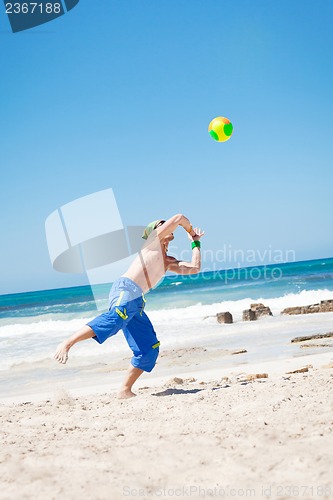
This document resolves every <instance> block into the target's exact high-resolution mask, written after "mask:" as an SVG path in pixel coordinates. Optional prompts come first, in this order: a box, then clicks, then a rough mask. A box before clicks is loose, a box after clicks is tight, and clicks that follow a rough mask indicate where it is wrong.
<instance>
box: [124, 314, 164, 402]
mask: <svg viewBox="0 0 333 500" xmlns="http://www.w3.org/2000/svg"><path fill="white" fill-rule="evenodd" d="M123 332H124V335H125V338H126V340H127V343H128V345H129V347H130V348H131V349H132V352H133V358H132V362H131V365H130V366H129V368H128V370H127V374H126V377H125V380H124V383H123V385H122V387H121V389H120V391H119V393H118V397H119V398H131V397H133V396H136V394H134V393H133V392H132V386H133V384H134V382H135V381H136V380H137V379H138V378H139V377H140V375H141V374H142V373H143V372H144V371H145V372H151V371H152V369H153V368H154V366H155V363H156V359H157V357H158V353H159V349H158V347H159V344H160V343H159V341H158V340H157V338H156V333H155V330H154V328H153V325H152V324H151V322H150V320H149V318H148V316H147V315H146V314H145V312H144V311H142V312H141V314H140V313H139V312H138V313H137V314H135V315H134V316H133V318H132V319H131V320H130V321H129V322H128V323H127V324H126V327H125V328H123Z"/></svg>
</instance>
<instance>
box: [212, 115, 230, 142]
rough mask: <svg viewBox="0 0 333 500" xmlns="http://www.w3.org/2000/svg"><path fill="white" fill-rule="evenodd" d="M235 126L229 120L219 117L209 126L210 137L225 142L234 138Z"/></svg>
mask: <svg viewBox="0 0 333 500" xmlns="http://www.w3.org/2000/svg"><path fill="white" fill-rule="evenodd" d="M232 131H233V126H232V123H231V121H230V120H228V118H225V117H224V116H218V117H216V118H214V120H212V121H211V122H210V124H209V127H208V132H209V134H210V136H211V137H212V138H213V139H214V140H215V141H218V142H225V141H228V140H229V139H230V137H231V136H232Z"/></svg>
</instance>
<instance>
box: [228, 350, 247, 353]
mask: <svg viewBox="0 0 333 500" xmlns="http://www.w3.org/2000/svg"><path fill="white" fill-rule="evenodd" d="M245 352H247V350H246V349H239V350H238V351H232V353H231V354H244V353H245Z"/></svg>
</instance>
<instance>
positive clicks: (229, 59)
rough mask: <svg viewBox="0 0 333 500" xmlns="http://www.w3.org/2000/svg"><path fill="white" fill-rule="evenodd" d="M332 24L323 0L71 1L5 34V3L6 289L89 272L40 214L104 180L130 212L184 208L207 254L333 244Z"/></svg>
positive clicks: (126, 214) (303, 255)
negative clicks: (70, 266) (221, 136)
mask: <svg viewBox="0 0 333 500" xmlns="http://www.w3.org/2000/svg"><path fill="white" fill-rule="evenodd" d="M332 22H333V4H332V2H331V1H330V0H325V1H324V0H317V1H316V2H314V1H309V0H305V1H302V2H290V1H286V0H280V1H278V2H277V1H276V0H260V1H259V0H255V1H253V2H249V1H248V0H240V1H235V2H229V1H224V0H219V1H216V0H159V1H153V0H138V1H136V0H132V1H131V2H124V1H123V0H114V1H110V0H99V1H98V2H93V1H92V0H90V1H89V0H81V1H80V3H79V4H78V6H77V7H75V8H74V9H73V10H72V11H71V12H69V13H68V14H66V15H65V16H62V17H60V18H59V19H57V20H55V21H52V22H51V23H48V24H45V25H43V26H40V27H38V28H35V29H33V30H29V31H26V32H21V33H17V34H12V33H11V31H10V28H9V23H8V20H7V18H6V16H5V14H4V9H3V7H1V11H0V30H1V31H0V35H1V36H0V61H1V79H0V90H1V93H0V95H1V113H0V120H1V139H0V141H1V148H0V165H1V188H0V189H1V206H2V211H1V212H2V216H1V231H2V239H1V240H2V241H1V246H0V263H1V264H0V293H10V292H17V291H26V290H36V289H45V288H55V287H61V286H70V285H75V284H84V283H86V282H87V280H86V278H85V276H75V275H65V274H61V273H57V272H56V271H54V270H53V269H52V267H51V264H50V260H49V256H48V251H47V245H46V239H45V233H44V222H45V219H46V218H47V216H48V215H49V214H50V213H51V212H53V211H54V210H55V209H56V208H58V207H60V206H61V205H63V204H65V203H67V202H70V201H72V200H75V199H76V198H79V197H81V196H84V195H87V194H90V193H93V192H96V191H99V190H102V189H106V188H110V187H112V188H113V190H114V193H115V196H116V198H117V202H118V205H119V208H120V212H121V215H122V218H123V222H124V223H125V224H129V225H130V224H145V223H146V222H148V221H150V220H152V219H156V218H162V217H163V218H167V217H169V216H171V215H173V214H174V213H179V212H182V213H184V214H185V215H186V216H188V217H189V218H190V220H191V221H192V222H193V224H194V225H199V226H201V227H203V228H204V229H205V230H206V235H205V239H204V240H203V245H205V247H206V248H207V249H210V250H212V252H214V251H217V250H218V249H220V248H222V247H223V245H231V247H232V248H234V249H243V250H244V251H247V250H248V249H255V250H258V252H263V251H264V250H265V249H267V248H269V246H271V248H273V249H279V250H281V251H286V250H290V249H292V250H294V252H295V257H296V260H305V259H312V258H321V257H330V256H332V254H333V252H332V237H331V233H332V231H331V227H332V222H331V212H332V194H331V193H332V178H333V174H332V156H333V155H332V149H333V147H332V144H333V141H332V116H333V100H332V88H333V66H332V59H333V31H332ZM219 115H222V116H226V117H228V118H229V119H230V120H231V121H232V122H233V124H234V134H233V137H232V138H231V139H230V140H229V141H228V142H227V143H221V144H218V143H216V142H214V141H213V140H212V139H211V138H210V136H209V135H208V133H207V127H208V124H209V122H210V121H211V119H212V118H214V117H215V116H219ZM180 231H181V230H179V236H178V237H177V239H176V242H177V245H178V248H179V249H181V248H183V246H185V245H187V241H186V239H185V236H184V235H182V234H180ZM175 254H177V251H175ZM230 264H231V263H230V262H226V263H225V264H223V265H220V267H230Z"/></svg>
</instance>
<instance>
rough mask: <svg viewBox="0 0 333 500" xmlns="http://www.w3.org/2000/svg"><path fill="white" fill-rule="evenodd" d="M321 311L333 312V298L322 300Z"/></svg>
mask: <svg viewBox="0 0 333 500" xmlns="http://www.w3.org/2000/svg"><path fill="white" fill-rule="evenodd" d="M320 312H333V300H322V301H321V302H320Z"/></svg>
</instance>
